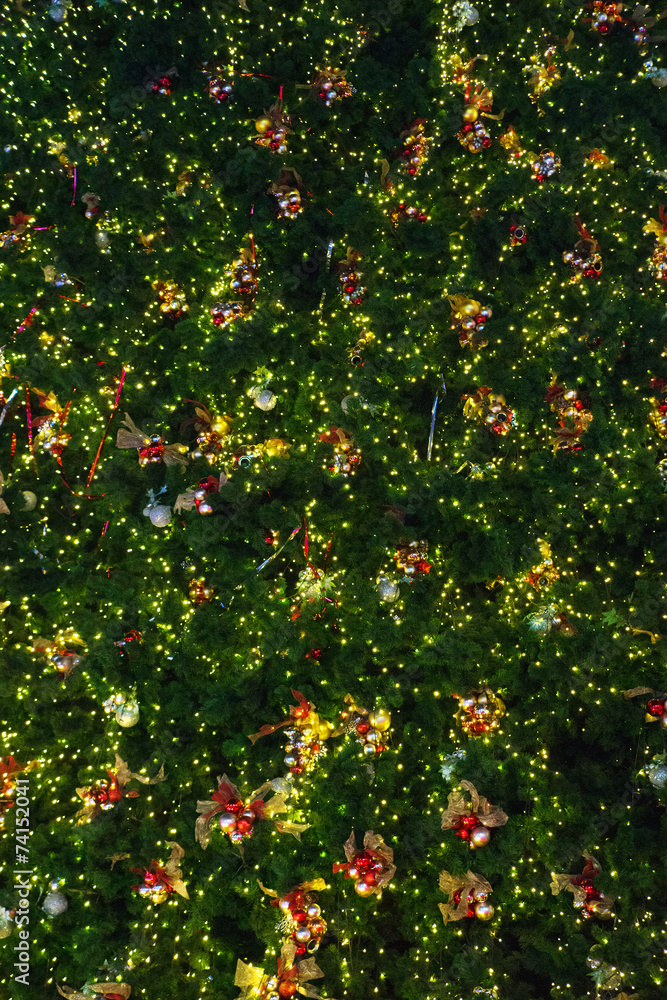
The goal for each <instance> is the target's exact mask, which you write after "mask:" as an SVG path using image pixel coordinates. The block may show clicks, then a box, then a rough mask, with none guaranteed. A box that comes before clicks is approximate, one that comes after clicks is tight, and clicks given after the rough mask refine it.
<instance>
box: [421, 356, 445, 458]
mask: <svg viewBox="0 0 667 1000" xmlns="http://www.w3.org/2000/svg"><path fill="white" fill-rule="evenodd" d="M440 378H441V379H442V393H443V395H446V394H447V386H446V385H445V380H444V378H442V375H441V376H440ZM439 395H440V390H439V389H438V391H437V392H436V394H435V399H434V400H433V409H432V410H431V430H430V433H429V436H428V452H427V453H426V461H427V462H430V461H431V451H432V449H433V433H434V431H435V415H436V412H437V409H438V397H439Z"/></svg>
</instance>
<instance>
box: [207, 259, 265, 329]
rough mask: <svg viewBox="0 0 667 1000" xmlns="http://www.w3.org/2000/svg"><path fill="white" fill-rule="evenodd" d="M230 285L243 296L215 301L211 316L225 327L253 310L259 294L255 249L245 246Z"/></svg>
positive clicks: (235, 266) (233, 266) (214, 322)
mask: <svg viewBox="0 0 667 1000" xmlns="http://www.w3.org/2000/svg"><path fill="white" fill-rule="evenodd" d="M230 287H231V289H232V291H233V292H235V293H237V294H238V295H241V296H243V298H242V299H241V300H236V301H231V302H223V301H220V302H215V303H214V304H213V305H212V306H211V316H212V318H213V324H214V325H215V326H221V327H225V326H228V325H229V324H230V323H233V322H234V320H237V319H245V318H246V317H247V316H248V315H249V314H250V312H251V310H252V307H253V305H254V303H255V295H256V294H257V261H256V258H255V252H254V249H249V248H247V247H246V248H244V249H243V250H241V252H240V255H239V257H238V259H237V260H235V261H234V262H233V264H232V267H231V278H230Z"/></svg>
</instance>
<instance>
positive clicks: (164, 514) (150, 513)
mask: <svg viewBox="0 0 667 1000" xmlns="http://www.w3.org/2000/svg"><path fill="white" fill-rule="evenodd" d="M166 492H167V487H166V486H163V487H162V488H161V489H159V490H158V491H157V493H155V491H154V490H148V505H147V506H146V507H144V509H143V515H144V517H148V518H150V522H151V524H153V525H154V526H155V527H156V528H166V527H167V525H168V524H169V522H170V521H171V507H168V506H167V505H166V504H164V503H158V499H157V498H158V497H159V496H161V495H162V494H163V493H166Z"/></svg>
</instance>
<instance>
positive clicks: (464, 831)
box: [440, 781, 508, 848]
mask: <svg viewBox="0 0 667 1000" xmlns="http://www.w3.org/2000/svg"><path fill="white" fill-rule="evenodd" d="M461 788H463V789H464V791H466V792H468V793H469V794H470V803H468V800H467V797H466V795H465V794H462V793H461V792H459V791H454V792H450V793H449V797H448V799H447V808H446V809H445V811H444V812H443V814H442V822H441V824H440V829H441V830H454V831H455V833H456V836H457V837H459V838H460V839H461V840H467V841H468V843H469V845H470V847H472V848H474V847H484V846H486V844H488V842H489V840H490V839H491V833H490V831H491V829H493V828H494V827H498V826H504V825H505V823H506V822H507V819H508V817H507V814H506V813H504V812H503V811H502V809H498V808H497V807H496V806H492V805H491V803H490V802H489V801H488V799H486V798H485V797H484V796H483V795H480V794H479V793H478V791H477V789H476V788H475V786H474V785H473V784H472V782H470V781H462V782H461Z"/></svg>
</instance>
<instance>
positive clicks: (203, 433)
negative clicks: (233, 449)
mask: <svg viewBox="0 0 667 1000" xmlns="http://www.w3.org/2000/svg"><path fill="white" fill-rule="evenodd" d="M195 429H196V430H197V431H198V432H199V433H198V434H197V441H196V443H195V446H194V448H193V449H192V451H191V452H190V458H192V459H198V458H204V459H206V461H207V462H208V463H209V465H214V464H215V463H216V462H217V461H218V459H219V458H220V454H221V452H222V449H223V446H224V445H225V444H226V443H227V441H228V440H229V436H230V432H231V424H230V423H229V419H228V418H227V417H216V416H213V415H211V414H210V413H209V412H208V411H206V413H205V414H204V415H199V418H198V420H197V422H196V423H195Z"/></svg>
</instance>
